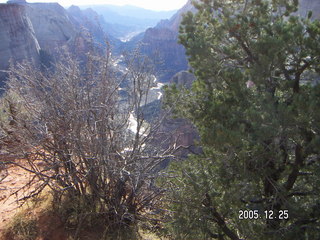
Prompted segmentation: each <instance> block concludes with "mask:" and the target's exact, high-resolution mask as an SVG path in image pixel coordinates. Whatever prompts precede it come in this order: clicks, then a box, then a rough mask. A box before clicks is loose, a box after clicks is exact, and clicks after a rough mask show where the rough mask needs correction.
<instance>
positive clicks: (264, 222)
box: [166, 0, 320, 240]
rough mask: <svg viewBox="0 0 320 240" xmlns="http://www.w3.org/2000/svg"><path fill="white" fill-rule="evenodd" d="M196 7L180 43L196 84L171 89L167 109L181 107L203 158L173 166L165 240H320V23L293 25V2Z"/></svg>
mask: <svg viewBox="0 0 320 240" xmlns="http://www.w3.org/2000/svg"><path fill="white" fill-rule="evenodd" d="M194 4H195V5H196V7H197V9H198V12H197V14H195V15H193V14H191V13H188V14H187V15H186V16H185V17H184V20H183V23H182V26H181V29H180V42H181V43H182V44H183V45H184V46H185V47H186V52H187V54H188V56H189V62H190V65H191V67H192V69H193V71H194V73H195V75H196V77H197V80H196V81H195V82H194V84H193V86H192V89H191V90H186V89H177V88H176V87H171V88H167V89H166V100H167V104H169V105H170V102H175V101H173V100H177V99H179V104H176V109H175V110H176V114H177V115H178V116H179V117H185V118H187V119H190V120H191V121H192V122H193V123H194V124H195V125H196V127H197V128H198V130H199V133H200V136H201V141H200V145H201V147H202V149H203V153H202V154H201V155H197V156H196V155H194V156H190V157H189V159H187V160H186V161H183V162H179V163H174V164H172V166H171V167H172V169H173V170H175V173H176V174H177V177H176V178H174V179H173V180H172V181H171V182H170V187H171V188H172V189H173V190H172V191H171V196H170V200H171V204H170V207H171V210H173V214H172V218H173V219H172V220H173V221H171V223H170V224H169V226H168V229H169V230H170V233H171V234H172V235H173V236H174V238H175V239H212V238H213V239H261V240H263V239H319V238H320V227H319V226H320V220H319V218H320V211H319V209H320V200H319V190H320V187H319V186H320V184H319V183H320V161H319V157H320V111H319V108H318V106H319V104H320V85H317V84H316V83H315V80H316V78H318V76H319V71H320V68H319V67H320V65H319V63H320V22H319V21H318V20H315V21H312V20H311V19H310V17H311V15H312V13H311V12H310V13H309V14H308V16H307V17H306V18H301V17H299V16H298V15H297V14H296V11H297V8H298V1H297V0H292V1H284V0H272V1H271V0H228V1H225V0H214V1H213V0H201V1H199V2H198V3H194ZM241 210H244V211H254V210H258V212H259V214H258V218H257V219H240V217H241V216H240V215H241V214H240V211H241ZM285 210H288V216H289V218H288V219H286V218H287V217H286V216H284V215H285V214H283V213H284V212H283V211H285ZM264 211H273V219H271V216H270V214H268V218H269V219H268V218H267V217H266V215H265V212H264ZM252 213H253V212H252ZM268 213H270V212H268ZM281 215H282V216H281ZM281 217H282V218H284V219H280V218H281ZM253 218H255V217H253Z"/></svg>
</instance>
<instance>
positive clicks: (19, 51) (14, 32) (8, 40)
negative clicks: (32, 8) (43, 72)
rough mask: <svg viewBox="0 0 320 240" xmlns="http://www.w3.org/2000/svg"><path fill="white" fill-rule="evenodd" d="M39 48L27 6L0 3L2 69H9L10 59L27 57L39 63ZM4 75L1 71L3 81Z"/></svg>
mask: <svg viewBox="0 0 320 240" xmlns="http://www.w3.org/2000/svg"><path fill="white" fill-rule="evenodd" d="M39 50H40V46H39V43H38V41H37V38H36V36H35V33H34V29H33V26H32V24H31V21H30V19H29V18H28V16H27V14H26V7H25V6H22V5H15V4H0V70H7V69H8V67H9V60H10V59H12V60H13V61H18V62H19V61H22V60H24V59H26V60H29V61H31V62H32V63H34V64H38V62H39ZM4 77H5V74H3V73H2V74H1V73H0V78H2V79H0V81H1V83H2V82H3V79H4Z"/></svg>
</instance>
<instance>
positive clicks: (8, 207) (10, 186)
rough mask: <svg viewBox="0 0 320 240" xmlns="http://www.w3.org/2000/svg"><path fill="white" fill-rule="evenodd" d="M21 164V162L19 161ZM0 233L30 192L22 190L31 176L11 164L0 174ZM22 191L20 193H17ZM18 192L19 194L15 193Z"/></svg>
mask: <svg viewBox="0 0 320 240" xmlns="http://www.w3.org/2000/svg"><path fill="white" fill-rule="evenodd" d="M19 163H23V160H19ZM0 176H2V177H0V179H3V178H4V179H3V180H2V181H1V182H0V232H1V231H2V230H3V228H4V226H5V225H6V224H7V222H8V220H9V219H10V218H11V217H12V216H14V214H15V213H17V210H18V209H19V207H20V205H21V202H18V199H21V198H23V197H25V196H27V194H28V192H30V190H26V189H22V188H23V187H24V186H25V184H26V183H27V182H28V180H29V179H30V177H31V174H30V173H29V172H27V171H25V170H23V169H21V168H19V167H17V166H14V165H12V164H10V165H7V166H6V168H5V169H2V170H1V172H0ZM20 189H22V190H21V191H19V190H20ZM17 191H19V192H17Z"/></svg>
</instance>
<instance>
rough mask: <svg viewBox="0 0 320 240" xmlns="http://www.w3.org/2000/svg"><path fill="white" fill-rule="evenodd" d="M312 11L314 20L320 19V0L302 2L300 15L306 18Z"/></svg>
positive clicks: (304, 0)
mask: <svg viewBox="0 0 320 240" xmlns="http://www.w3.org/2000/svg"><path fill="white" fill-rule="evenodd" d="M310 10H311V11H312V19H320V1H319V0H300V1H299V11H298V12H299V15H300V16H301V17H306V16H307V15H308V12H309V11H310Z"/></svg>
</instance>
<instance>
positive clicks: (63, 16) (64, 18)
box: [26, 3, 77, 52]
mask: <svg viewBox="0 0 320 240" xmlns="http://www.w3.org/2000/svg"><path fill="white" fill-rule="evenodd" d="M26 10H27V15H28V16H29V18H30V20H31V22H32V25H33V27H34V31H35V34H36V37H37V39H38V42H39V44H40V47H41V48H42V49H44V50H46V51H48V52H52V51H53V49H54V48H57V47H61V46H63V45H65V44H66V43H67V42H68V41H71V40H73V39H74V38H75V36H76V33H77V29H76V28H75V26H74V25H73V24H72V22H71V20H70V18H69V16H68V13H67V11H66V10H65V9H64V8H63V7H62V6H60V5H59V4H58V3H32V4H28V5H27V8H26Z"/></svg>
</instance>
